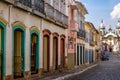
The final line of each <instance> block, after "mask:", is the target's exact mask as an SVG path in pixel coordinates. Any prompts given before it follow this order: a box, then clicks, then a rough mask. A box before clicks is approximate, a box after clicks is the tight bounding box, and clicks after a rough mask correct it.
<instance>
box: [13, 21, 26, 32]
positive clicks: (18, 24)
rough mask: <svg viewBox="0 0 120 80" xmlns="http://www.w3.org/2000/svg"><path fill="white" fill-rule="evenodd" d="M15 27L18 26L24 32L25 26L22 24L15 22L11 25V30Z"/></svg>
mask: <svg viewBox="0 0 120 80" xmlns="http://www.w3.org/2000/svg"><path fill="white" fill-rule="evenodd" d="M16 26H20V27H21V28H22V29H24V30H25V29H26V28H27V27H26V25H25V24H24V23H23V22H20V21H16V22H14V23H12V27H13V28H14V27H16Z"/></svg>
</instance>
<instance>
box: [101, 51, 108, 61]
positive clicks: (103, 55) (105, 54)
mask: <svg viewBox="0 0 120 80" xmlns="http://www.w3.org/2000/svg"><path fill="white" fill-rule="evenodd" d="M101 60H109V52H108V51H104V52H103V54H102V57H101Z"/></svg>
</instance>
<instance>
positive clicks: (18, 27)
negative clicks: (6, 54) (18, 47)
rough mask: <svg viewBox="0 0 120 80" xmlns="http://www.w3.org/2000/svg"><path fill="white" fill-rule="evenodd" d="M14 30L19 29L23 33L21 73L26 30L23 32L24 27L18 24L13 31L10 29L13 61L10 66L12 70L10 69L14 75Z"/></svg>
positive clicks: (23, 64)
mask: <svg viewBox="0 0 120 80" xmlns="http://www.w3.org/2000/svg"><path fill="white" fill-rule="evenodd" d="M16 29H20V30H22V32H23V34H22V36H23V38H22V41H23V42H22V53H23V54H22V58H23V63H22V72H24V71H25V50H26V49H25V48H26V47H25V46H26V45H25V41H26V30H25V28H24V27H22V26H20V25H19V24H18V25H16V26H13V29H12V39H13V40H12V54H13V55H12V57H13V58H12V59H13V63H12V65H13V69H12V73H13V74H14V31H15V30H16Z"/></svg>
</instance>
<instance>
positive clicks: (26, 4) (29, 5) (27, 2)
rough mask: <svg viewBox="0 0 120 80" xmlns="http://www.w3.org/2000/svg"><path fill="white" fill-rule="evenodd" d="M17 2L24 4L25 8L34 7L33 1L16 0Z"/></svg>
mask: <svg viewBox="0 0 120 80" xmlns="http://www.w3.org/2000/svg"><path fill="white" fill-rule="evenodd" d="M16 1H17V2H20V3H22V4H23V5H25V6H28V7H30V8H31V7H32V0H16Z"/></svg>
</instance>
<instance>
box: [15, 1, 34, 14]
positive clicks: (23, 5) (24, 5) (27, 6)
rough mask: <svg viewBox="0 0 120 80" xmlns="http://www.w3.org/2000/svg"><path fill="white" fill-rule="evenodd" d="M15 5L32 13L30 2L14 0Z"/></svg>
mask: <svg viewBox="0 0 120 80" xmlns="http://www.w3.org/2000/svg"><path fill="white" fill-rule="evenodd" d="M15 5H16V6H17V7H19V8H22V9H24V10H27V11H30V12H32V1H31V0H15Z"/></svg>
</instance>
